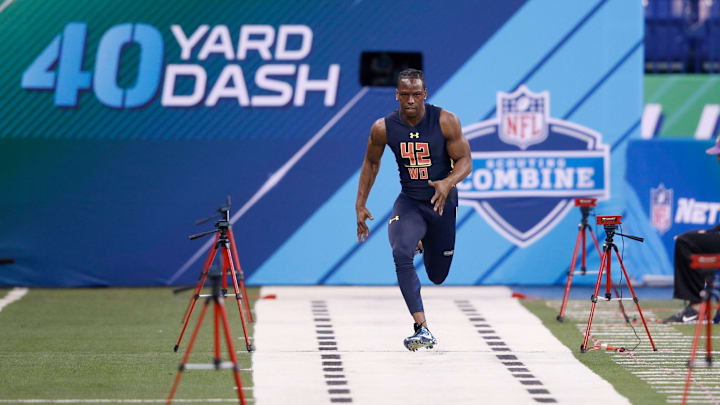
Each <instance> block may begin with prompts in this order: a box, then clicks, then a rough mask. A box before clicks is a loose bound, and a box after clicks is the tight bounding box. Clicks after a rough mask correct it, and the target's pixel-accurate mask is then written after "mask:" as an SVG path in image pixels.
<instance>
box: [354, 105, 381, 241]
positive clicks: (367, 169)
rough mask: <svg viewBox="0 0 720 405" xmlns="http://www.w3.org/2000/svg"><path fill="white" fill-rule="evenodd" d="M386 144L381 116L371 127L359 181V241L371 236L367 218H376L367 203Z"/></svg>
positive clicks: (356, 201)
mask: <svg viewBox="0 0 720 405" xmlns="http://www.w3.org/2000/svg"><path fill="white" fill-rule="evenodd" d="M385 144H387V130H386V129H385V119H384V118H380V119H379V120H377V121H375V123H374V124H373V126H372V127H371V128H370V138H368V146H367V152H365V159H364V160H363V164H362V169H361V170H360V182H359V183H358V192H357V199H356V200H355V213H356V214H357V237H358V242H364V241H365V240H366V239H367V238H368V236H370V230H369V229H368V227H367V225H366V224H365V220H366V219H370V220H371V221H372V220H373V219H375V218H373V217H372V214H370V211H368V209H367V208H366V207H365V203H366V202H367V199H368V195H369V194H370V189H371V188H372V186H373V184H374V183H375V177H377V174H378V171H379V170H380V158H381V157H382V154H383V152H384V151H385Z"/></svg>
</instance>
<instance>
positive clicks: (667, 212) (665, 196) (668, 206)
mask: <svg viewBox="0 0 720 405" xmlns="http://www.w3.org/2000/svg"><path fill="white" fill-rule="evenodd" d="M672 201H673V190H672V189H671V188H670V189H668V188H665V185H664V184H662V183H660V185H659V186H658V188H651V189H650V223H651V224H652V226H653V228H655V229H657V231H658V232H659V233H660V235H662V234H664V233H665V232H667V230H668V229H670V227H671V226H672V210H673V209H672Z"/></svg>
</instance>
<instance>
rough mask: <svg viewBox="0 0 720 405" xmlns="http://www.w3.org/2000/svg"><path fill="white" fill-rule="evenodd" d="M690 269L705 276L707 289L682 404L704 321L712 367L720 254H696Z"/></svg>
mask: <svg viewBox="0 0 720 405" xmlns="http://www.w3.org/2000/svg"><path fill="white" fill-rule="evenodd" d="M691 260H692V261H691V262H690V267H691V268H693V269H696V270H698V271H703V273H704V274H705V288H704V289H703V290H702V292H700V297H701V298H702V302H701V303H700V309H699V310H698V319H697V325H696V326H695V338H694V339H693V344H692V351H691V352H690V360H689V361H688V373H687V377H686V378H685V391H683V400H682V403H683V404H685V403H686V401H687V395H688V392H689V391H690V379H691V376H692V370H693V368H694V367H695V366H697V365H698V364H696V362H695V355H696V354H697V349H698V343H700V334H701V333H702V326H703V321H704V322H705V326H706V329H705V338H706V340H705V350H706V352H705V362H704V363H705V364H704V365H706V366H708V367H710V366H712V321H711V319H710V315H711V314H712V299H713V298H715V300H717V301H718V311H720V297H718V295H717V294H716V293H715V285H714V279H715V273H716V272H717V271H718V270H720V254H696V255H692V256H691Z"/></svg>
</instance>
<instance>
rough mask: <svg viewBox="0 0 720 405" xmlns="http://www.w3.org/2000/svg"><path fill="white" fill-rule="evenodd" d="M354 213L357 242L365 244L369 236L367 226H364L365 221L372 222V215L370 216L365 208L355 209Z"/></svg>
mask: <svg viewBox="0 0 720 405" xmlns="http://www.w3.org/2000/svg"><path fill="white" fill-rule="evenodd" d="M355 212H356V214H357V237H358V242H365V241H366V240H367V238H368V236H370V229H368V227H367V225H365V220H366V219H369V220H371V221H372V220H374V219H375V218H373V216H372V214H370V211H368V209H367V208H365V207H355Z"/></svg>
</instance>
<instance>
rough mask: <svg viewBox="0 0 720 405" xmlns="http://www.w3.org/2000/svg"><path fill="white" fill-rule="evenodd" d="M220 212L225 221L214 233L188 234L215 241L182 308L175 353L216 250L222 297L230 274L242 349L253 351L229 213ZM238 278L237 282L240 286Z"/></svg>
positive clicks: (219, 224)
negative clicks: (243, 339) (239, 323)
mask: <svg viewBox="0 0 720 405" xmlns="http://www.w3.org/2000/svg"><path fill="white" fill-rule="evenodd" d="M228 205H229V204H228ZM220 211H221V213H223V214H224V219H222V220H220V221H218V222H217V223H216V224H215V227H216V228H217V229H215V230H213V231H208V232H203V233H199V234H196V235H190V239H197V238H200V237H203V236H206V235H210V234H212V233H215V240H214V242H213V245H212V247H211V248H210V251H209V252H208V256H207V259H205V264H204V265H203V269H202V273H201V277H200V280H199V281H198V284H197V286H196V287H195V293H194V294H193V295H192V297H190V302H188V305H187V307H186V308H185V314H184V315H183V322H184V325H183V328H182V331H181V332H180V337H179V338H178V341H177V343H176V344H175V347H174V349H173V350H174V351H178V348H179V347H180V341H182V338H183V335H184V334H185V329H186V328H187V325H188V322H190V316H191V315H192V311H193V309H194V308H195V304H196V303H197V300H198V298H201V297H207V296H208V295H202V294H200V291H202V288H203V285H204V284H205V279H206V278H207V275H208V271H210V266H211V265H212V263H213V261H214V260H215V256H216V255H217V252H218V250H220V251H221V258H222V260H221V262H222V292H221V293H222V295H223V297H225V296H226V295H227V274H228V272H229V273H230V275H231V276H232V281H233V288H234V290H235V299H236V300H237V306H238V312H239V313H240V320H241V321H242V327H243V334H244V335H245V346H246V348H247V350H248V351H249V352H251V351H253V345H252V344H251V343H250V338H249V337H248V333H247V325H246V324H245V315H244V314H243V309H242V306H243V304H242V303H243V302H244V304H245V308H246V309H247V313H248V318H249V320H250V322H252V313H251V312H250V302H249V300H248V296H247V292H246V291H245V282H244V279H243V276H242V270H240V271H239V273H238V272H237V271H236V268H237V269H239V268H240V263H239V262H238V261H237V248H236V247H235V238H234V237H233V234H232V227H231V226H230V210H229V208H227V207H221V208H220ZM204 221H206V220H203V222H204ZM199 222H200V221H199ZM231 249H232V253H231ZM233 258H234V260H233ZM236 266H237V267H236ZM238 279H240V284H239V285H238ZM241 289H242V293H241Z"/></svg>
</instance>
